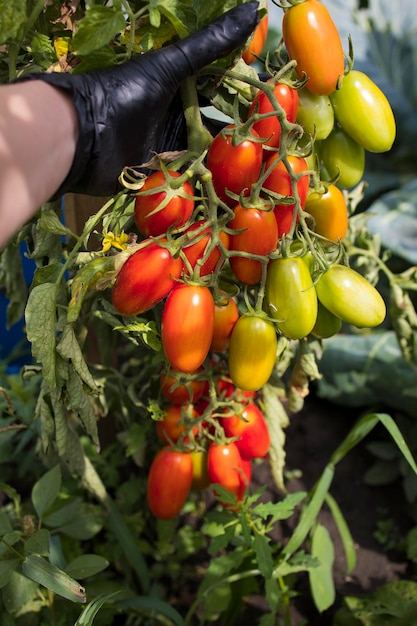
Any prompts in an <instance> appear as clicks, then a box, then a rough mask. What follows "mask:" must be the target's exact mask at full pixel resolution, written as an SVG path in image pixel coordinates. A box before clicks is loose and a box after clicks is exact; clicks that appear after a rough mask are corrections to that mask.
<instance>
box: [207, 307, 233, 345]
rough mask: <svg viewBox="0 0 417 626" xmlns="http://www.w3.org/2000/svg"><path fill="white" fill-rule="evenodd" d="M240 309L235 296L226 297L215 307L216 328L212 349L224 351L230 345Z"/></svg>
mask: <svg viewBox="0 0 417 626" xmlns="http://www.w3.org/2000/svg"><path fill="white" fill-rule="evenodd" d="M238 319H239V310H238V308H237V304H236V300H235V299H234V298H226V297H225V299H224V300H223V301H222V302H221V303H220V304H216V305H215V307H214V329H213V337H212V339H211V345H210V350H212V351H213V352H223V351H224V350H227V348H228V346H229V340H230V335H231V334H232V330H233V327H234V325H235V324H236V322H237V320H238Z"/></svg>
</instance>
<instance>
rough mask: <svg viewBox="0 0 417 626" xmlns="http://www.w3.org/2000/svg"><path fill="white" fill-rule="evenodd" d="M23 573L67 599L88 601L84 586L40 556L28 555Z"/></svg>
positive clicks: (23, 566)
mask: <svg viewBox="0 0 417 626" xmlns="http://www.w3.org/2000/svg"><path fill="white" fill-rule="evenodd" d="M22 573H23V574H24V576H26V577H27V578H30V579H31V580H34V581H35V582H37V583H39V584H40V585H42V586H43V587H46V588H47V589H49V590H50V591H53V592H54V593H56V594H58V595H59V596H62V597H63V598H66V599H67V600H71V601H72V602H86V595H85V589H84V587H81V585H80V584H79V583H78V582H77V581H76V580H74V579H73V578H71V576H68V574H66V573H65V572H63V571H62V570H60V569H59V568H58V567H55V565H52V563H50V562H49V561H47V560H46V559H43V558H42V557H40V556H35V555H33V554H32V555H29V556H27V557H26V558H25V560H24V561H23V563H22Z"/></svg>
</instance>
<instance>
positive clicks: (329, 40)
mask: <svg viewBox="0 0 417 626" xmlns="http://www.w3.org/2000/svg"><path fill="white" fill-rule="evenodd" d="M282 36H283V39H284V44H285V47H286V49H287V52H288V55H289V57H290V59H293V60H295V61H297V65H296V68H295V70H296V72H297V74H298V76H299V77H300V78H303V77H304V76H306V77H307V79H308V80H307V83H306V87H307V89H309V90H310V91H311V92H312V93H314V94H317V95H319V96H323V95H324V96H325V95H329V94H330V93H332V92H333V91H334V90H335V89H336V87H337V84H338V80H339V79H340V78H341V77H342V76H343V73H344V70H345V55H344V52H343V46H342V42H341V39H340V35H339V32H338V30H337V28H336V25H335V23H334V21H333V19H332V17H331V15H330V13H329V11H328V10H327V8H326V7H325V6H324V4H322V3H321V2H319V0H305V2H300V3H299V4H295V5H293V6H291V7H290V8H289V9H286V10H285V12H284V18H283V21H282Z"/></svg>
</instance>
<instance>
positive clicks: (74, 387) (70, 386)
mask: <svg viewBox="0 0 417 626" xmlns="http://www.w3.org/2000/svg"><path fill="white" fill-rule="evenodd" d="M67 392H68V404H67V409H68V410H71V411H73V412H74V413H75V414H76V415H77V416H78V417H79V419H80V420H81V422H82V424H83V426H84V428H85V431H86V433H87V435H88V436H89V437H90V438H91V440H92V442H93V443H94V445H95V446H97V448H98V447H99V446H100V441H99V437H98V429H97V418H96V415H95V412H94V407H93V403H92V400H91V396H90V395H89V394H88V393H87V392H86V391H85V389H84V387H83V384H82V380H81V378H80V376H79V375H78V373H77V372H76V371H75V370H74V369H73V368H72V366H70V368H69V379H68V382H67Z"/></svg>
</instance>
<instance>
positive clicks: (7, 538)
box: [0, 530, 22, 556]
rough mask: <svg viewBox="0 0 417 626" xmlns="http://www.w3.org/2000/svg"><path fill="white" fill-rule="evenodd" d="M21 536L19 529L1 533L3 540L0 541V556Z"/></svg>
mask: <svg viewBox="0 0 417 626" xmlns="http://www.w3.org/2000/svg"><path fill="white" fill-rule="evenodd" d="M21 538H22V531H21V530H11V531H10V532H9V533H6V534H5V535H3V540H2V542H1V543H0V556H3V554H6V552H8V551H9V547H11V546H14V545H15V544H16V543H17V542H18V541H20V540H21Z"/></svg>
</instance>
